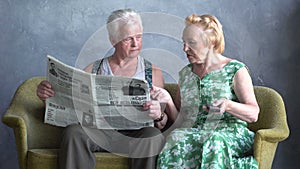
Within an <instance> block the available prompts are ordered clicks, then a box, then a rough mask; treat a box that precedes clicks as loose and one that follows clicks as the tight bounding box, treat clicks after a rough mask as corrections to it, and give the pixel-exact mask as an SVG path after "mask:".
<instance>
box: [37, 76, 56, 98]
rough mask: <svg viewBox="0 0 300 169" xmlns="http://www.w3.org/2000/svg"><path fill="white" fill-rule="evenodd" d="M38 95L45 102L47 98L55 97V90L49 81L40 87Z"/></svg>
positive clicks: (43, 82)
mask: <svg viewBox="0 0 300 169" xmlns="http://www.w3.org/2000/svg"><path fill="white" fill-rule="evenodd" d="M36 95H37V96H38V97H39V98H40V99H41V100H43V101H45V100H46V99H47V98H49V97H53V96H54V90H53V89H52V86H51V84H50V83H49V82H48V81H47V80H44V81H42V82H41V83H40V84H39V85H38V87H37V90H36Z"/></svg>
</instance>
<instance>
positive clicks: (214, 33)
mask: <svg viewBox="0 0 300 169" xmlns="http://www.w3.org/2000/svg"><path fill="white" fill-rule="evenodd" d="M185 24H186V26H188V25H196V26H199V27H201V28H203V32H202V33H201V34H200V36H201V38H202V40H203V42H204V43H205V44H206V45H214V52H216V53H223V52H224V49H225V41H224V33H223V30H222V25H221V23H220V22H219V20H218V19H217V18H216V17H215V16H212V15H209V14H205V15H201V16H199V15H196V14H192V15H190V16H188V17H186V19H185Z"/></svg>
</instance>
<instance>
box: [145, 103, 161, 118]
mask: <svg viewBox="0 0 300 169" xmlns="http://www.w3.org/2000/svg"><path fill="white" fill-rule="evenodd" d="M143 108H144V110H147V111H148V115H149V116H150V117H151V118H152V119H153V120H155V119H159V118H160V117H161V115H162V113H163V112H162V110H161V107H160V103H159V101H157V100H150V101H147V102H145V103H144V104H143Z"/></svg>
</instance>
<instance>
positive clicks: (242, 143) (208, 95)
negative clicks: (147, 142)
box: [157, 60, 258, 169]
mask: <svg viewBox="0 0 300 169" xmlns="http://www.w3.org/2000/svg"><path fill="white" fill-rule="evenodd" d="M242 67H245V65H244V64H243V63H241V62H239V61H237V60H232V61H230V62H229V63H228V64H227V65H225V66H224V67H223V68H222V69H219V70H215V71H212V72H209V73H208V74H206V75H205V76H204V77H203V78H202V79H200V78H199V77H198V76H197V75H196V74H194V73H193V72H192V71H191V70H192V67H191V65H187V66H186V67H184V68H183V69H182V70H181V71H180V73H179V85H180V95H181V110H180V113H182V114H185V118H184V121H183V124H182V127H181V128H177V129H175V130H173V131H172V132H171V133H170V135H169V136H168V137H167V142H166V144H165V146H164V148H163V150H162V152H161V153H160V154H159V157H158V161H157V168H158V169H198V168H202V169H257V168H258V164H257V162H256V160H255V159H254V158H253V156H246V155H245V153H246V152H247V151H249V150H250V149H251V148H252V146H253V141H254V133H253V132H252V131H250V130H249V129H248V128H247V123H246V122H245V121H242V120H240V119H238V118H236V117H234V116H232V115H231V114H229V113H227V112H224V113H223V114H222V115H217V114H213V113H209V112H206V111H204V110H203V109H202V106H203V105H210V104H211V103H212V102H213V101H214V100H216V99H218V98H226V99H230V100H234V101H237V102H238V99H237V97H236V95H235V93H234V90H233V78H234V75H235V73H236V72H237V71H238V70H239V69H241V68H242Z"/></svg>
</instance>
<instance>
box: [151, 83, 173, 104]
mask: <svg viewBox="0 0 300 169" xmlns="http://www.w3.org/2000/svg"><path fill="white" fill-rule="evenodd" d="M150 97H151V99H152V100H157V101H159V102H162V103H169V102H170V101H172V97H171V95H170V94H169V92H168V91H167V90H165V89H163V88H160V87H156V86H152V88H151V91H150Z"/></svg>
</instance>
